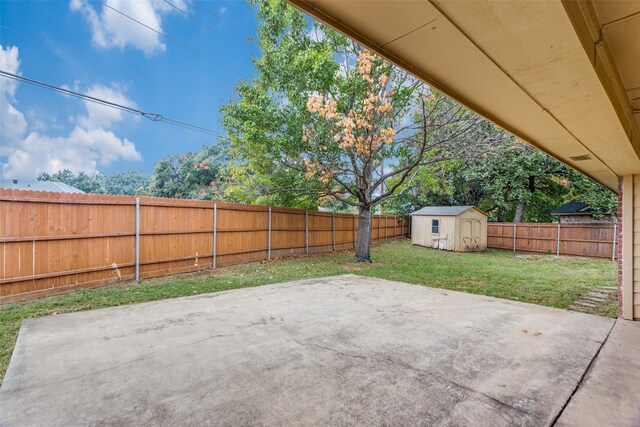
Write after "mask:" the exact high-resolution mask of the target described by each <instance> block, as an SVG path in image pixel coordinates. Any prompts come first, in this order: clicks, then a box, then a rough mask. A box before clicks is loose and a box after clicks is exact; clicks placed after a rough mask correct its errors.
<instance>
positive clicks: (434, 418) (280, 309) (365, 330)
mask: <svg viewBox="0 0 640 427" xmlns="http://www.w3.org/2000/svg"><path fill="white" fill-rule="evenodd" d="M613 323H614V322H613V320H612V319H606V318H601V317H596V316H591V315H586V314H582V313H575V312H569V311H564V310H556V309H551V308H546V307H541V306H536V305H531V304H524V303H517V302H512V301H506V300H500V299H495V298H489V297H484V296H477V295H470V294H463V293H457V292H451V291H446V290H441V289H433V288H427V287H423V286H416V285H409V284H404V283H398V282H391V281H385V280H379V279H370V278H365V277H359V276H353V275H347V276H339V277H332V278H323V279H314V280H304V281H298V282H290V283H283V284H277V285H271V286H262V287H257V288H250V289H241V290H234V291H228V292H221V293H215V294H208V295H200V296H194V297H187V298H178V299H171V300H165V301H158V302H151V303H145V304H138V305H132V306H125V307H115V308H109V309H103V310H94V311H88V312H82V313H74V314H68V315H60V316H54V317H47V318H40V319H34V320H27V321H25V322H24V323H23V325H22V329H21V331H20V335H19V337H18V342H17V345H16V348H15V351H14V354H13V357H12V360H11V364H10V366H9V370H8V372H7V375H6V377H5V380H4V383H3V384H2V387H1V388H0V425H3V426H14V425H47V426H51V425H60V426H62V425H64V426H68V425H98V424H99V425H103V424H104V425H140V424H143V425H203V424H209V425H211V424H214V425H247V424H250V425H319V424H320V425H327V424H331V425H382V424H384V425H475V426H477V425H487V426H489V425H490V426H514V425H531V426H540V425H547V424H549V423H551V422H553V420H555V418H556V417H557V416H558V415H559V413H560V411H561V410H562V408H563V407H564V405H565V403H566V402H567V400H568V399H569V398H570V396H571V394H572V393H573V391H574V390H575V388H576V386H577V384H578V383H579V381H580V379H581V378H582V376H583V374H584V372H585V371H586V369H587V367H588V366H589V364H590V362H591V361H592V359H593V357H594V355H595V354H596V352H597V351H598V349H599V348H600V347H601V344H602V342H603V341H604V340H605V338H606V337H607V334H608V333H609V332H610V329H611V327H612V325H613Z"/></svg>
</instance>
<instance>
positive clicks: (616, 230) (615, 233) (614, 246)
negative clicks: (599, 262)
mask: <svg viewBox="0 0 640 427" xmlns="http://www.w3.org/2000/svg"><path fill="white" fill-rule="evenodd" d="M617 235H618V223H617V222H616V223H615V224H613V250H612V251H611V261H615V260H616V243H617V242H618V239H616V236H617Z"/></svg>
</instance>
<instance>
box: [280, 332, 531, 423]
mask: <svg viewBox="0 0 640 427" xmlns="http://www.w3.org/2000/svg"><path fill="white" fill-rule="evenodd" d="M291 341H293V342H295V343H297V344H299V345H301V346H303V347H313V348H318V349H322V350H328V351H331V352H333V353H336V354H339V355H341V356H345V357H350V358H355V359H366V360H373V361H377V362H383V363H384V362H386V363H390V364H393V365H397V366H400V367H401V368H403V369H406V370H410V371H413V372H416V373H418V374H419V375H427V376H430V377H432V378H435V379H437V380H439V381H442V382H445V383H447V384H450V385H452V386H454V387H457V388H460V389H462V390H465V391H467V392H469V393H472V394H476V395H480V396H482V397H484V398H486V399H489V400H490V401H491V402H493V403H494V404H496V405H498V406H500V407H503V408H508V409H512V410H514V411H516V412H518V413H520V414H521V415H525V416H531V414H530V413H529V412H527V411H526V410H524V409H522V408H519V407H517V406H513V405H511V404H509V403H507V402H503V401H502V400H500V399H498V398H496V397H493V396H491V395H488V394H486V393H484V392H481V391H478V390H475V389H473V388H471V387H468V386H466V385H464V384H460V383H458V382H456V381H453V380H451V379H449V378H446V377H443V376H440V375H437V374H435V373H433V372H431V371H428V370H425V369H420V368H416V367H415V366H411V365H410V364H408V363H406V362H402V361H399V360H396V359H393V358H392V357H389V356H387V357H369V356H365V355H362V354H356V353H347V352H344V351H342V350H339V349H336V348H333V347H329V346H324V345H320V344H314V343H309V342H303V341H300V340H297V339H293V338H292V339H291Z"/></svg>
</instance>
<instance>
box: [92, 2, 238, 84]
mask: <svg viewBox="0 0 640 427" xmlns="http://www.w3.org/2000/svg"><path fill="white" fill-rule="evenodd" d="M98 2H99V3H102V5H103V6H104V7H106V8H108V9H111V10H112V11H114V12H116V13H119V14H120V15H122V16H124V17H125V18H128V19H130V20H132V21H133V22H135V23H137V24H139V25H142V26H143V27H145V28H146V29H148V30H151V31H153V32H154V33H156V34H158V35H160V36H162V37H164V38H166V39H167V40H170V41H172V42H173V43H175V44H177V45H179V46H181V47H182V48H184V49H187V50H188V51H190V52H192V53H195V54H196V55H199V56H201V57H203V58H205V59H208V60H209V61H211V62H213V63H214V64H216V65H218V66H220V67H222V68H225V69H226V70H229V71H231V72H233V73H235V74H237V75H239V76H240V77H242V76H243V75H242V73H240V72H239V71H237V70H235V69H233V68H231V67H229V66H227V65H225V64H223V63H222V62H220V61H218V60H216V59H214V58H212V57H210V56H209V55H207V54H206V53H203V52H200V51H199V50H196V49H194V48H192V47H191V46H189V45H187V44H185V43H182V42H181V41H179V40H177V39H174V38H173V37H170V36H168V35H166V34H165V33H163V32H162V31H159V30H156V29H155V28H153V27H150V26H148V25H147V24H145V23H144V22H141V21H138V20H137V19H135V18H133V17H131V16H129V15H127V14H126V13H124V12H122V11H120V10H118V9H116V8H115V7H112V6H109V5H108V4H107V3H105V2H104V1H102V0H98Z"/></svg>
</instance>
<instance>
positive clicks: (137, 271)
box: [136, 197, 140, 282]
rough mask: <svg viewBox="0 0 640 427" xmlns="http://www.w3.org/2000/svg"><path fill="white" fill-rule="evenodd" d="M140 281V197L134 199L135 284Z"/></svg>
mask: <svg viewBox="0 0 640 427" xmlns="http://www.w3.org/2000/svg"><path fill="white" fill-rule="evenodd" d="M139 281H140V197H136V282H139Z"/></svg>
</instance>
